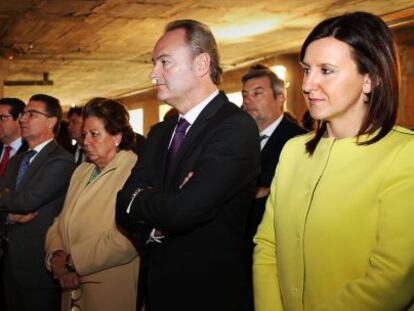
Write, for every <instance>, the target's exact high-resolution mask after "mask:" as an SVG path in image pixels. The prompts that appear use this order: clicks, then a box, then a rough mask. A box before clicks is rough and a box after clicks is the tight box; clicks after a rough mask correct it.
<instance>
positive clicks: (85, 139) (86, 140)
mask: <svg viewBox="0 0 414 311" xmlns="http://www.w3.org/2000/svg"><path fill="white" fill-rule="evenodd" d="M90 141H91V139H90V135H82V143H83V146H84V147H88V146H89V143H90Z"/></svg>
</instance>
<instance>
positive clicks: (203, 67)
mask: <svg viewBox="0 0 414 311" xmlns="http://www.w3.org/2000/svg"><path fill="white" fill-rule="evenodd" d="M193 65H194V67H193V68H194V70H195V72H196V74H197V76H198V77H200V78H201V77H203V76H205V75H209V74H210V55H208V53H201V54H199V55H197V56H196V57H195V58H194V63H193Z"/></svg>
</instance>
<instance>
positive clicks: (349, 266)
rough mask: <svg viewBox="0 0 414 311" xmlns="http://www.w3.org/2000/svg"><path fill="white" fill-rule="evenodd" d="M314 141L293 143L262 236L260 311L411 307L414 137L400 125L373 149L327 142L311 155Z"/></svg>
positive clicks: (257, 272) (257, 275) (257, 283)
mask: <svg viewBox="0 0 414 311" xmlns="http://www.w3.org/2000/svg"><path fill="white" fill-rule="evenodd" d="M309 137H310V135H305V136H301V137H298V138H295V139H292V140H291V141H289V142H288V144H287V145H286V146H285V148H284V150H283V152H282V155H281V159H280V162H279V167H278V168H277V170H276V176H275V178H274V180H273V182H272V186H271V194H270V197H269V199H268V201H267V204H266V212H265V215H264V218H263V221H262V223H261V225H260V226H259V229H258V232H257V234H256V236H255V242H256V243H257V246H256V248H255V253H254V267H253V270H254V295H255V306H256V311H270V310H273V311H278V310H288V311H296V310H298V311H299V310H311V311H314V310H318V311H319V310H326V311H327V310H332V311H341V310H349V311H369V310H372V311H385V310H389V311H397V310H408V309H409V308H410V304H412V303H413V301H414V225H413V224H414V223H413V220H414V133H413V132H411V131H409V130H406V129H403V128H399V127H396V128H394V129H393V130H392V131H391V132H390V133H389V134H388V135H387V136H386V137H385V138H383V139H382V140H380V141H379V142H377V143H375V144H372V145H368V146H361V145H356V144H355V139H354V138H350V139H340V140H339V139H333V138H323V139H322V140H321V141H320V143H319V144H318V146H317V148H316V150H315V153H314V154H313V156H312V157H309V156H308V154H307V153H305V143H306V141H308V140H309ZM364 139H367V137H362V139H361V141H363V140H364ZM411 308H413V307H412V306H411ZM410 310H412V309H410Z"/></svg>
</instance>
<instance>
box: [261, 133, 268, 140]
mask: <svg viewBox="0 0 414 311" xmlns="http://www.w3.org/2000/svg"><path fill="white" fill-rule="evenodd" d="M267 137H269V136H267V135H265V134H263V135H260V141H263V140H264V139H266V138H267Z"/></svg>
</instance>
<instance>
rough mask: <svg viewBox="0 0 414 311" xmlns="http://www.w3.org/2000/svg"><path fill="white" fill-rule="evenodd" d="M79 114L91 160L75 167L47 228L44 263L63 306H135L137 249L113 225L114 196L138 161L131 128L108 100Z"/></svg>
mask: <svg viewBox="0 0 414 311" xmlns="http://www.w3.org/2000/svg"><path fill="white" fill-rule="evenodd" d="M83 118H84V124H83V137H84V149H85V151H86V155H87V157H88V159H89V161H90V163H83V164H81V165H80V166H79V167H78V168H77V169H76V171H75V173H74V174H73V176H72V179H71V182H70V186H69V190H68V192H67V194H66V200H65V204H64V207H63V210H62V212H61V214H60V215H59V217H58V218H57V219H56V221H55V222H54V224H53V225H52V226H51V228H50V229H49V231H48V233H47V237H46V252H47V254H48V258H47V262H48V264H49V267H50V268H51V271H52V272H53V274H54V276H55V277H56V278H58V279H59V281H60V284H61V286H62V289H63V296H62V310H71V311H72V310H82V311H87V310H91V311H94V310H99V311H105V310H106V311H115V310H120V311H128V310H130V311H135V309H136V296H137V278H138V267H139V259H138V254H137V252H136V250H135V248H134V246H133V245H132V244H131V242H130V241H129V240H128V239H127V238H126V237H125V236H124V235H123V234H122V233H120V232H119V231H118V230H117V228H116V225H115V202H116V195H117V193H118V191H119V190H120V189H121V188H122V186H123V185H124V183H125V181H126V179H127V178H128V176H129V174H130V172H131V169H132V167H133V166H134V165H135V162H136V161H137V156H136V155H135V154H134V153H133V152H132V151H131V149H132V147H133V144H134V133H133V132H132V129H131V127H130V125H129V115H128V112H127V111H126V109H125V108H124V107H123V106H122V105H121V104H120V103H118V102H116V101H113V100H109V99H104V98H96V99H92V100H91V101H90V102H89V103H88V104H86V106H85V107H84V109H83Z"/></svg>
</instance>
